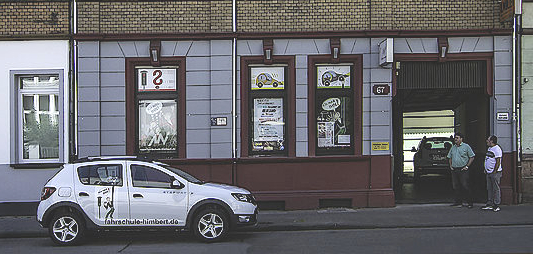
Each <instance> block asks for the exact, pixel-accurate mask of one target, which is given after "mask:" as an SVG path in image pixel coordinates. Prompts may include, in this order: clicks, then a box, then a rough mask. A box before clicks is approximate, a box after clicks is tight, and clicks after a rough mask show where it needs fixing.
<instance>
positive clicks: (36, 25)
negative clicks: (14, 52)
mask: <svg viewBox="0 0 533 254" xmlns="http://www.w3.org/2000/svg"><path fill="white" fill-rule="evenodd" d="M68 6H69V3H68V1H53V2H49V1H32V2H30V1H24V2H22V1H13V2H9V1H0V38H1V37H14V36H23V37H31V36H50V35H68V33H69V26H68V22H69V20H68Z"/></svg>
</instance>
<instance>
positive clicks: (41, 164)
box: [10, 162, 65, 169]
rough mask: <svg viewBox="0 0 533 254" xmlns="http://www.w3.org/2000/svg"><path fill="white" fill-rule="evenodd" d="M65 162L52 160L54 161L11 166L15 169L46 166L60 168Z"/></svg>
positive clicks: (42, 167) (43, 167)
mask: <svg viewBox="0 0 533 254" xmlns="http://www.w3.org/2000/svg"><path fill="white" fill-rule="evenodd" d="M64 164H65V163H60V162H52V163H18V164H11V165H10V166H11V167H12V168H14V169H45V168H49V169H52V168H59V167H61V166H63V165H64Z"/></svg>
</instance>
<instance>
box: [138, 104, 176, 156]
mask: <svg viewBox="0 0 533 254" xmlns="http://www.w3.org/2000/svg"><path fill="white" fill-rule="evenodd" d="M176 110H177V105H176V101H174V100H143V101H140V102H139V150H140V151H141V152H151V151H175V150H176V149H177V145H178V138H177V137H178V136H177V133H178V129H177V122H178V119H177V112H176Z"/></svg>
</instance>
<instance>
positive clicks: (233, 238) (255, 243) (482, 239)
mask: <svg viewBox="0 0 533 254" xmlns="http://www.w3.org/2000/svg"><path fill="white" fill-rule="evenodd" d="M531 239H533V226H531V225H527V226H482V227H437V228H391V229H354V230H313V231H272V232H235V233H232V234H230V235H229V236H228V237H227V238H226V239H225V241H223V242H220V243H212V244H206V243H200V242H198V241H197V240H196V238H194V237H192V236H190V235H188V234H177V233H172V232H166V233H162V232H144V233H132V232H116V233H104V234H100V235H97V236H93V237H90V238H88V239H87V241H86V243H85V244H84V245H83V246H75V247H56V246H54V245H53V244H52V242H51V240H50V239H49V238H6V239H0V253H76V254H83V253H187V254H194V253H209V254H212V253H216V254H221V253H231V254H233V253H269V254H271V253H335V254H337V253H533V241H531Z"/></svg>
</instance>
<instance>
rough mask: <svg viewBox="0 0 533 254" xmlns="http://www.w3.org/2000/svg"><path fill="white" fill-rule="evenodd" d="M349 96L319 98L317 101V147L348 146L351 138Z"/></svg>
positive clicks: (351, 119) (351, 118)
mask: <svg viewBox="0 0 533 254" xmlns="http://www.w3.org/2000/svg"><path fill="white" fill-rule="evenodd" d="M350 105H351V103H350V98H349V97H326V98H319V100H318V103H317V118H316V123H317V126H316V127H317V145H318V147H319V148H336V147H341V148H342V147H350V145H351V143H352V142H351V140H352V138H353V137H352V133H351V129H352V128H351V125H352V121H353V117H352V116H351V112H352V109H351V106H350Z"/></svg>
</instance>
